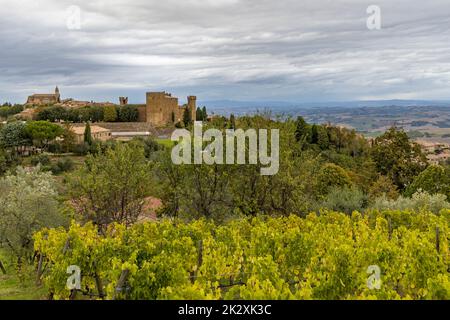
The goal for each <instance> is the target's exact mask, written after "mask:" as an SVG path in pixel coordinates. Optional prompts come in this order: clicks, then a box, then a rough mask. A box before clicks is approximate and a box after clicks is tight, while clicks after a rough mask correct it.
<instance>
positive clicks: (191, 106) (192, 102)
mask: <svg viewBox="0 0 450 320" xmlns="http://www.w3.org/2000/svg"><path fill="white" fill-rule="evenodd" d="M187 99H188V110H189V111H190V112H191V119H192V121H195V119H196V111H197V97H196V96H188V97H187Z"/></svg>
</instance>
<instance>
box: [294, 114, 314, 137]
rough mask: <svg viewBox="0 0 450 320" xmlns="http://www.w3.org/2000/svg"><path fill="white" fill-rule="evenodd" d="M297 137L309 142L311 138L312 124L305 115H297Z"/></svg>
mask: <svg viewBox="0 0 450 320" xmlns="http://www.w3.org/2000/svg"><path fill="white" fill-rule="evenodd" d="M295 139H296V140H297V142H301V141H302V142H308V141H310V139H311V126H310V125H309V124H307V123H306V121H305V119H304V118H303V117H297V121H296V129H295Z"/></svg>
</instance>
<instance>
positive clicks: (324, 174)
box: [316, 163, 352, 197]
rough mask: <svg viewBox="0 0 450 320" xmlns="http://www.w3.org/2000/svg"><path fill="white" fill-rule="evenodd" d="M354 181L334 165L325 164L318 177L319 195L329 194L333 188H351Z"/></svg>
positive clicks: (317, 188)
mask: <svg viewBox="0 0 450 320" xmlns="http://www.w3.org/2000/svg"><path fill="white" fill-rule="evenodd" d="M351 186H352V181H351V179H350V176H349V175H348V173H347V171H346V170H345V169H344V168H342V167H340V166H338V165H335V164H334V163H327V164H325V165H324V166H323V167H322V168H321V169H320V171H319V174H318V176H317V185H316V190H317V195H318V196H319V197H320V196H324V195H326V194H328V192H329V191H330V189H331V187H342V188H343V187H351Z"/></svg>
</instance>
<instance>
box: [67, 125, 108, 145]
mask: <svg viewBox="0 0 450 320" xmlns="http://www.w3.org/2000/svg"><path fill="white" fill-rule="evenodd" d="M85 130H86V125H84V126H77V127H73V128H72V131H73V133H75V142H76V143H82V142H83V141H84V131H85ZM91 136H92V139H93V140H98V141H107V140H110V139H112V133H111V130H108V129H106V128H103V127H100V126H96V125H91Z"/></svg>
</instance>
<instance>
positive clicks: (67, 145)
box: [61, 122, 76, 152]
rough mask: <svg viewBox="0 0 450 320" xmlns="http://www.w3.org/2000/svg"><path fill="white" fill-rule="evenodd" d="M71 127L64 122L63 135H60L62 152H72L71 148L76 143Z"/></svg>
mask: <svg viewBox="0 0 450 320" xmlns="http://www.w3.org/2000/svg"><path fill="white" fill-rule="evenodd" d="M72 128H73V127H72V125H71V124H70V123H68V122H65V123H64V124H63V130H64V131H63V133H62V135H61V137H62V139H63V140H62V143H61V145H62V148H63V150H64V152H69V151H71V150H72V148H73V146H74V145H75V143H76V136H75V132H73V130H72Z"/></svg>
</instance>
